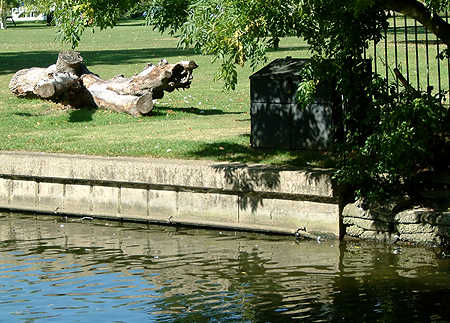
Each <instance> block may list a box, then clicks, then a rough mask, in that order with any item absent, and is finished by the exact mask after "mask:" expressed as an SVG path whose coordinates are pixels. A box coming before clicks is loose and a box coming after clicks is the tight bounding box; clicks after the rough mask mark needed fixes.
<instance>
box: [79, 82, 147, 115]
mask: <svg viewBox="0 0 450 323" xmlns="http://www.w3.org/2000/svg"><path fill="white" fill-rule="evenodd" d="M122 79H125V78H123V77H121V78H113V79H112V80H110V81H104V80H102V79H101V78H99V77H98V76H95V75H93V74H85V75H83V76H82V77H81V81H82V83H83V85H84V87H85V88H86V89H87V90H88V92H89V93H90V94H91V96H92V98H93V100H94V102H95V105H96V106H97V107H99V108H102V109H109V110H113V111H116V112H125V113H128V114H131V115H133V116H140V115H145V114H148V113H150V111H152V109H153V98H152V93H151V92H150V91H147V92H146V93H142V94H141V95H139V96H138V95H131V94H120V93H118V92H116V91H114V90H112V89H111V88H110V85H111V84H114V82H115V80H118V81H119V82H120V81H122Z"/></svg>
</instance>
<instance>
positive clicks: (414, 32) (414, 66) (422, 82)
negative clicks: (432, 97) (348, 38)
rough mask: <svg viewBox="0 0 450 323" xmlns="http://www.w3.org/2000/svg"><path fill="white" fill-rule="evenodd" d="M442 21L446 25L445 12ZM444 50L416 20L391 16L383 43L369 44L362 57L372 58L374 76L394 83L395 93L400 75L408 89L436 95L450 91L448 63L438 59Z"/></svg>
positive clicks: (445, 47) (448, 61)
mask: <svg viewBox="0 0 450 323" xmlns="http://www.w3.org/2000/svg"><path fill="white" fill-rule="evenodd" d="M443 18H444V20H446V21H447V22H448V21H449V17H448V12H445V14H444V15H443ZM446 49H447V45H444V44H442V43H441V42H440V41H439V40H438V39H437V37H436V36H435V35H434V34H432V33H431V32H430V31H428V29H427V28H425V27H424V26H422V25H421V24H420V23H418V22H417V21H416V20H414V19H412V18H409V17H407V16H404V15H399V14H397V13H394V12H393V13H392V14H391V17H390V19H389V27H388V28H387V29H386V30H385V31H384V37H383V39H382V40H381V41H380V42H378V43H377V44H375V43H374V44H370V46H369V48H368V49H367V50H366V51H365V53H364V55H365V58H372V60H373V62H372V69H373V70H374V72H375V73H377V74H379V75H381V76H382V77H385V78H386V79H387V80H388V81H393V82H395V84H396V85H397V89H398V87H399V86H402V84H401V83H400V80H399V77H398V76H399V73H401V75H403V77H404V78H405V80H406V82H408V83H409V85H410V86H412V87H414V88H416V89H418V90H419V89H420V90H427V91H429V92H431V93H437V91H439V92H441V91H448V90H449V89H450V59H449V58H448V57H446V58H443V59H440V58H439V56H441V55H442V53H443V51H444V50H446ZM396 69H397V76H396V74H395V70H396ZM447 93H448V92H447ZM447 95H448V94H447ZM446 103H448V102H446Z"/></svg>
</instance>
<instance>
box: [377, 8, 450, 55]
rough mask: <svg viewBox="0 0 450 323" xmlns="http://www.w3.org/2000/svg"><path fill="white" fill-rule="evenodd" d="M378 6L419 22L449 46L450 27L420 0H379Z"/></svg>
mask: <svg viewBox="0 0 450 323" xmlns="http://www.w3.org/2000/svg"><path fill="white" fill-rule="evenodd" d="M377 4H378V6H380V8H383V9H387V10H393V11H396V12H399V13H402V14H404V15H407V16H408V17H411V18H413V19H415V20H417V21H418V22H420V23H421V24H422V25H423V26H424V27H426V28H427V29H428V30H430V31H431V32H432V33H433V34H435V35H436V37H437V38H439V40H441V41H442V42H443V43H444V44H446V45H447V46H449V43H450V25H449V24H448V23H447V22H446V21H445V20H444V19H442V18H441V17H440V16H439V15H438V14H437V13H434V12H432V11H430V10H429V9H428V8H427V7H425V5H424V4H423V3H422V2H420V1H418V0H378V1H377Z"/></svg>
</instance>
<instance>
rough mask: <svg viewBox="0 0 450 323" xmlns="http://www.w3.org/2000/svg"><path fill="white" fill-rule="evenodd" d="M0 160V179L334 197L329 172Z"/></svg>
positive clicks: (188, 163)
mask: <svg viewBox="0 0 450 323" xmlns="http://www.w3.org/2000/svg"><path fill="white" fill-rule="evenodd" d="M0 161H1V162H0V176H2V177H5V176H6V177H8V176H10V177H14V176H16V177H17V176H19V177H20V176H22V177H38V178H41V179H42V178H44V179H45V178H47V179H49V180H51V179H60V180H70V179H76V180H93V181H103V182H112V183H114V182H129V183H137V184H149V185H166V186H176V187H195V188H199V189H213V190H214V189H215V190H221V191H233V192H235V191H244V192H266V193H276V194H292V195H296V194H298V195H309V196H317V197H323V198H332V199H335V198H336V195H335V193H334V191H333V187H332V182H331V174H332V170H331V169H313V168H312V169H296V168H292V167H276V166H270V165H246V164H240V163H225V162H214V161H208V160H179V159H159V158H148V157H103V156H91V155H71V154H58V153H44V152H23V151H1V152H0ZM336 200H337V198H336Z"/></svg>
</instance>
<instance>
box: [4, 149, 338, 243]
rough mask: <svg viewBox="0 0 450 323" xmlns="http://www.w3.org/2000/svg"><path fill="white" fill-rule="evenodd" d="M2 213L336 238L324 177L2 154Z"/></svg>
mask: <svg viewBox="0 0 450 323" xmlns="http://www.w3.org/2000/svg"><path fill="white" fill-rule="evenodd" d="M0 208H3V209H9V210H20V211H36V212H44V213H50V214H55V215H59V214H69V215H80V216H91V217H101V218H111V219H125V220H135V221H146V222H157V223H170V224H188V225H201V226H210V227H226V228H230V229H242V230H251V231H266V232H273V233H286V234H294V233H295V232H296V231H297V230H298V229H306V230H307V232H310V233H320V234H330V235H332V236H335V237H338V236H339V234H340V232H339V206H338V199H337V198H336V196H335V195H334V193H333V189H332V185H331V180H330V174H329V173H328V172H327V171H324V170H309V171H305V170H289V169H283V168H274V167H268V166H260V165H258V166H246V165H240V164H228V163H227V164H220V163H212V162H206V161H184V160H183V161H178V160H160V159H147V158H119V157H114V158H106V157H93V156H78V155H76V156H72V155H60V154H47V153H28V152H27V153H25V152H23V153H22V152H0Z"/></svg>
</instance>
